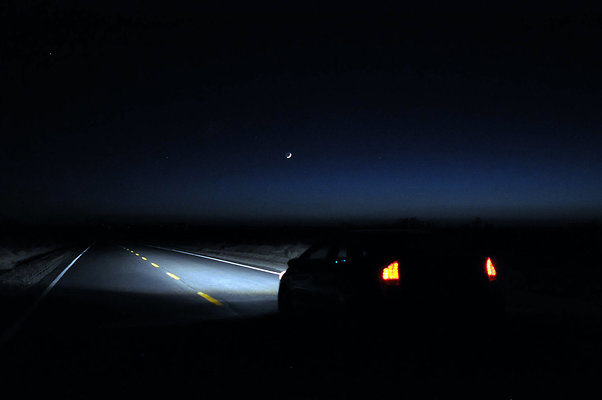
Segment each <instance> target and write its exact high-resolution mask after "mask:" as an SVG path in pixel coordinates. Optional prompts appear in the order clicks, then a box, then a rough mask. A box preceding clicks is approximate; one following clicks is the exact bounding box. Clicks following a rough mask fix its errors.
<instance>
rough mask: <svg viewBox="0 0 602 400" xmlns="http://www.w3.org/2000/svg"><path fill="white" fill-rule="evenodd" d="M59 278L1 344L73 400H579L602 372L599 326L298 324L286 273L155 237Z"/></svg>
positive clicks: (94, 250) (20, 368) (19, 371)
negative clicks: (282, 281) (171, 245)
mask: <svg viewBox="0 0 602 400" xmlns="http://www.w3.org/2000/svg"><path fill="white" fill-rule="evenodd" d="M59 278H60V279H59ZM57 279H58V280H57ZM54 283H55V284H54V285H51V286H50V287H51V289H50V290H49V291H47V292H46V294H45V295H44V297H43V298H42V299H41V301H39V302H38V303H37V305H36V307H35V309H33V311H32V312H31V313H30V314H29V315H28V318H27V319H26V320H25V321H24V322H23V324H22V325H21V326H20V329H19V330H18V332H17V334H16V335H15V337H13V338H12V340H11V341H10V342H9V343H8V344H7V345H6V346H5V347H4V349H3V352H2V357H1V360H2V368H3V371H2V374H1V375H0V377H2V378H3V379H4V385H3V386H4V388H6V390H9V389H12V388H14V389H17V390H18V391H19V393H21V394H22V395H23V396H26V395H29V396H47V395H48V394H50V393H56V394H58V395H60V396H61V397H62V398H93V397H98V398H100V397H102V398H107V397H109V396H116V395H120V396H123V395H128V396H132V397H135V398H149V397H150V398H166V397H170V398H171V397H175V396H181V397H187V398H190V397H193V398H220V399H221V398H241V397H251V398H258V397H261V398H273V399H282V398H357V397H366V396H369V397H372V398H388V397H393V398H411V399H413V398H425V399H441V398H459V397H462V398H483V399H510V398H543V397H544V396H548V397H549V396H550V395H559V397H564V398H581V396H580V395H579V393H583V391H582V390H583V388H584V387H585V386H584V384H587V383H588V382H590V383H591V382H595V379H596V376H597V374H598V373H599V371H600V369H599V368H598V367H597V366H596V361H595V360H596V359H597V357H598V356H600V355H602V351H601V349H600V346H599V334H600V333H601V332H600V329H599V328H600V325H599V324H598V323H597V322H592V321H577V320H571V321H567V320H545V321H544V320H535V319H533V318H532V317H531V316H509V318H508V321H500V324H497V325H495V326H489V325H483V324H482V323H481V322H480V321H477V320H472V321H466V320H456V319H454V318H449V319H446V320H445V321H442V320H441V321H440V320H432V319H430V318H429V316H428V315H425V316H424V318H422V319H419V320H408V319H406V318H404V317H403V316H399V315H392V316H389V317H387V316H385V318H384V319H383V318H382V317H383V316H382V315H380V316H379V317H378V319H374V318H368V319H365V318H353V317H351V318H349V317H348V316H347V317H345V318H343V317H340V316H336V315H325V316H320V317H315V318H310V319H306V320H298V321H290V320H286V319H283V318H282V317H281V316H280V315H279V314H278V312H277V304H276V296H277V289H278V275H277V271H271V270H268V269H266V270H265V271H261V270H258V269H255V268H246V267H244V266H241V265H235V264H231V263H227V262H220V261H217V260H211V259H207V258H201V257H195V256H191V255H186V254H182V253H177V252H173V251H167V250H162V249H158V248H153V247H148V246H144V245H137V244H130V243H119V244H118V243H97V244H96V245H94V246H92V247H91V248H89V249H88V250H87V251H86V252H85V253H84V254H83V255H82V256H81V257H80V258H79V259H77V261H76V262H75V263H73V264H72V265H71V266H70V267H69V268H68V269H67V270H66V272H64V274H62V275H57V276H56V277H55V282H54ZM593 386H594V387H595V385H593ZM552 397H554V396H552Z"/></svg>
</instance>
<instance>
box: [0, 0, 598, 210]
mask: <svg viewBox="0 0 602 400" xmlns="http://www.w3.org/2000/svg"><path fill="white" fill-rule="evenodd" d="M248 3H253V4H248ZM284 3H286V2H284ZM284 3H280V2H275V3H255V2H216V3H202V4H198V2H192V4H197V5H195V6H192V5H189V4H188V3H184V2H168V3H166V4H169V8H164V7H165V6H161V5H159V3H158V2H152V1H151V2H149V1H139V2H121V1H115V2H100V1H86V2H42V1H39V2H38V1H14V2H11V3H9V5H8V6H3V8H1V9H0V13H2V21H3V22H2V23H1V24H0V26H1V28H0V33H1V37H0V45H1V47H0V72H1V76H0V79H1V81H0V91H1V93H2V94H1V95H0V99H1V100H0V101H1V109H0V132H1V133H2V140H1V142H0V168H1V174H0V185H1V187H2V196H0V216H2V217H4V218H7V217H10V218H16V219H27V220H44V219H54V220H73V219H89V218H104V217H112V218H126V217H145V218H158V219H170V218H171V219H184V220H186V219H188V220H194V221H206V220H212V221H264V220H269V221H284V220H296V221H309V220H358V219H383V220H387V219H397V218H408V217H417V218H456V217H462V218H463V217H466V218H475V217H481V218H599V217H601V216H602V156H601V154H602V118H601V110H602V102H601V94H602V90H601V89H602V51H601V50H602V49H601V46H600V43H601V41H600V39H601V38H602V14H601V13H600V12H599V10H594V9H591V8H588V7H587V6H573V7H572V8H571V9H561V8H547V6H545V4H546V3H541V4H542V5H541V6H531V7H529V8H524V7H522V8H521V7H519V6H501V5H499V6H496V7H491V6H476V5H474V4H471V5H463V6H457V5H455V6H454V8H452V7H451V6H449V5H448V6H440V5H438V3H436V2H432V3H428V4H426V5H424V6H423V7H420V8H418V7H413V8H408V7H405V6H400V5H395V4H397V3H396V2H391V3H385V4H380V3H379V4H378V5H377V4H376V3H374V2H370V3H368V4H370V6H360V5H355V4H352V3H341V5H337V6H334V5H329V6H323V5H321V3H320V2H315V3H312V2H304V3H295V4H296V5H294V6H293V5H291V4H293V3H286V5H285V4H284ZM287 152H291V153H292V157H291V158H288V159H287V158H286V153H287Z"/></svg>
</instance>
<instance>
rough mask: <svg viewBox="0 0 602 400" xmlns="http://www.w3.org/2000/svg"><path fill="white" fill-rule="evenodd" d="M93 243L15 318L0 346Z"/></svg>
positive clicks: (13, 333)
mask: <svg viewBox="0 0 602 400" xmlns="http://www.w3.org/2000/svg"><path fill="white" fill-rule="evenodd" d="M95 244H96V242H94V243H92V244H91V245H90V246H88V247H87V248H86V250H84V251H82V252H81V253H80V254H79V255H78V256H77V257H75V259H74V260H73V261H71V263H70V264H69V265H67V267H66V268H65V269H64V270H63V271H62V272H61V273H60V274H59V275H58V276H57V277H56V278H54V280H53V281H52V282H51V283H50V285H48V287H47V288H46V289H44V291H43V292H42V294H41V295H40V297H39V298H38V299H37V300H36V302H35V303H34V304H32V305H31V307H29V308H28V309H27V311H25V312H24V313H23V315H22V316H21V318H19V319H18V320H17V322H15V324H14V325H13V326H12V327H11V328H9V329H8V330H7V331H6V333H5V334H4V335H3V336H2V338H1V339H0V346H1V345H4V344H5V343H6V342H8V341H9V340H10V339H11V338H12V337H13V336H14V335H15V334H16V333H17V331H18V330H19V329H21V326H22V325H23V323H24V322H25V320H27V318H29V316H30V315H31V314H32V313H33V312H34V310H35V309H36V308H37V307H38V304H40V302H41V301H42V300H44V298H45V297H46V296H47V295H48V293H50V291H51V290H52V288H54V286H55V285H56V284H57V283H58V281H59V280H60V279H61V278H62V277H63V275H65V273H66V272H67V271H68V270H69V268H71V267H72V266H73V264H75V262H76V261H77V260H79V258H80V257H81V256H83V255H84V253H85V252H86V251H88V250H89V249H90V248H91V247H92V246H94V245H95Z"/></svg>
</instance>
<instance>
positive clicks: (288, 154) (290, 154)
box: [285, 152, 293, 158]
mask: <svg viewBox="0 0 602 400" xmlns="http://www.w3.org/2000/svg"><path fill="white" fill-rule="evenodd" d="M292 156H293V153H291V152H288V153H286V156H285V157H286V158H291V157H292Z"/></svg>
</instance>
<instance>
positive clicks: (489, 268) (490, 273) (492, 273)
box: [485, 257, 497, 282]
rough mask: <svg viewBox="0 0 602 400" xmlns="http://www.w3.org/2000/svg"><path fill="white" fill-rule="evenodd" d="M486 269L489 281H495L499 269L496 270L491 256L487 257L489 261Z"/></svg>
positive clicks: (486, 263)
mask: <svg viewBox="0 0 602 400" xmlns="http://www.w3.org/2000/svg"><path fill="white" fill-rule="evenodd" d="M485 271H486V272H487V278H489V281H490V282H492V281H495V279H496V278H497V271H496V270H495V265H493V261H491V258H490V257H487V261H486V262H485Z"/></svg>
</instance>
